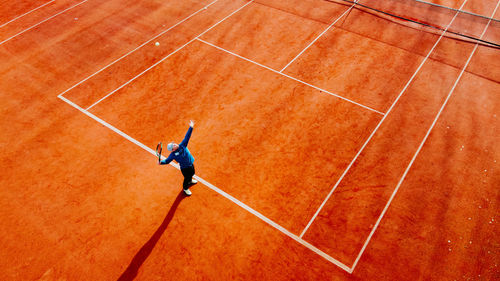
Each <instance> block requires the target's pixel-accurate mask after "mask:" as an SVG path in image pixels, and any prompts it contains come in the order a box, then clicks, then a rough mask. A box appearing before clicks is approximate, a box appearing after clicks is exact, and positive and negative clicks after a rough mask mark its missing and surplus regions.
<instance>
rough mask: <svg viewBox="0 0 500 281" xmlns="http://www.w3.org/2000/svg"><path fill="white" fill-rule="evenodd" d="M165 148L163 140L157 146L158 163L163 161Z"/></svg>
mask: <svg viewBox="0 0 500 281" xmlns="http://www.w3.org/2000/svg"><path fill="white" fill-rule="evenodd" d="M162 150H163V145H162V144H161V142H159V143H158V145H157V146H156V156H158V163H159V162H161V151H162Z"/></svg>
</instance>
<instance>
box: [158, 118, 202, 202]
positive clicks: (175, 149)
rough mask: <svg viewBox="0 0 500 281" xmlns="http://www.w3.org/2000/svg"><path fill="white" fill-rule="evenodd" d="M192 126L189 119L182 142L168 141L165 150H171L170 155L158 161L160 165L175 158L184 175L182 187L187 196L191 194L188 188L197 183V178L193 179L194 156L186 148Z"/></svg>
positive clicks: (192, 123)
mask: <svg viewBox="0 0 500 281" xmlns="http://www.w3.org/2000/svg"><path fill="white" fill-rule="evenodd" d="M193 127H194V121H193V120H191V121H189V129H188V131H187V133H186V136H185V137H184V139H183V140H182V142H181V143H179V144H176V143H175V142H171V143H169V144H168V145H167V150H168V151H171V152H170V155H169V156H168V157H167V158H166V159H164V160H162V161H160V162H159V163H158V164H160V165H165V164H168V163H170V162H172V160H175V161H176V162H177V163H179V166H181V172H182V175H183V176H184V182H183V183H182V189H183V190H184V193H185V194H186V195H187V196H190V195H191V194H192V193H191V191H190V190H189V188H190V187H191V186H193V185H195V184H196V183H198V181H197V180H194V179H193V176H194V157H193V155H191V152H189V149H188V148H187V146H188V142H189V139H190V138H191V133H192V132H193Z"/></svg>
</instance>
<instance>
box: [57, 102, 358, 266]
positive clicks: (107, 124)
mask: <svg viewBox="0 0 500 281" xmlns="http://www.w3.org/2000/svg"><path fill="white" fill-rule="evenodd" d="M59 98H60V99H62V100H63V101H65V102H66V103H67V104H69V105H71V106H72V107H74V108H76V109H78V110H79V111H81V112H82V113H84V114H85V115H87V116H88V117H90V118H92V119H94V120H95V121H97V122H99V123H100V124H101V125H103V126H105V127H107V128H108V129H110V130H112V131H113V132H115V133H117V134H118V135H120V136H122V137H124V138H125V139H127V140H128V141H130V142H132V143H133V144H135V145H137V146H139V147H140V148H142V149H144V150H146V151H147V152H149V153H151V154H152V155H154V156H155V157H157V156H156V151H155V150H153V149H151V148H149V147H148V146H146V145H144V144H143V143H141V142H139V141H137V140H136V139H134V138H132V137H131V136H129V135H127V134H125V133H124V132H122V131H120V130H119V129H117V128H116V127H114V126H113V125H111V124H109V123H107V122H106V121H104V120H102V119H101V118H99V117H97V116H95V115H94V114H92V113H90V112H88V111H87V110H85V109H83V108H81V107H80V106H78V105H77V104H75V103H73V102H72V101H70V100H68V99H67V98H65V97H63V96H59ZM161 158H162V159H165V156H163V155H162V156H161ZM170 165H172V166H173V167H175V168H176V169H179V165H178V164H174V163H170ZM194 177H195V178H196V179H197V180H198V181H200V182H201V183H203V184H204V185H205V186H207V187H208V188H210V189H212V190H213V191H215V192H217V193H218V194H220V195H222V196H224V197H225V198H226V199H228V200H230V201H231V202H233V203H235V204H236V205H238V206H240V207H241V208H243V209H245V210H246V211H248V212H249V213H251V214H253V215H255V216H256V217H258V218H259V219H261V220H262V221H264V222H265V223H267V224H268V225H270V226H271V227H273V228H275V229H277V230H279V231H280V232H281V233H283V234H285V235H286V236H288V237H290V238H292V239H293V240H295V241H297V242H299V243H300V244H302V245H303V246H305V247H306V248H308V249H309V250H311V251H313V252H314V253H316V254H318V255H320V256H321V257H323V258H324V259H326V260H327V261H329V262H331V263H333V264H335V265H336V266H338V267H340V268H342V269H343V270H345V271H347V272H349V273H351V272H352V270H351V269H350V268H349V267H348V266H346V265H345V264H343V263H341V262H340V261H338V260H336V259H334V258H332V257H331V256H329V255H327V254H326V253H324V252H323V251H321V250H319V249H318V248H316V247H314V246H313V245H311V244H309V243H308V242H306V241H304V240H303V239H301V238H299V237H298V236H297V235H295V234H293V233H291V232H290V231H288V230H287V229H285V228H284V227H282V226H281V225H279V224H277V223H276V222H274V221H273V220H271V219H269V218H267V217H266V216H264V215H262V214H261V213H259V212H257V211H256V210H254V209H252V208H251V207H249V206H248V205H246V204H244V203H243V202H241V201H239V200H238V199H236V198H234V197H233V196H231V195H229V194H228V193H226V192H224V191H223V190H221V189H219V188H218V187H216V186H214V185H213V184H211V183H209V182H207V181H206V180H204V179H202V178H200V177H199V176H194Z"/></svg>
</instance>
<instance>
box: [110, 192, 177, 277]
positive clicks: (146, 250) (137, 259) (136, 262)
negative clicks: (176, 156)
mask: <svg viewBox="0 0 500 281" xmlns="http://www.w3.org/2000/svg"><path fill="white" fill-rule="evenodd" d="M185 197H186V196H185V195H184V192H183V191H182V190H181V192H179V194H178V195H177V197H176V198H175V201H174V203H173V204H172V207H170V210H169V211H168V214H167V216H166V217H165V219H163V222H162V223H161V225H160V227H158V229H157V230H156V231H155V233H154V234H153V236H151V238H149V240H148V242H146V244H144V245H143V246H142V248H141V249H140V250H139V251H138V252H137V254H135V256H134V258H133V259H132V261H131V262H130V264H129V265H128V267H127V269H125V271H124V272H123V273H122V275H121V276H120V278H118V281H125V280H127V281H130V280H134V278H135V277H136V276H137V272H138V271H139V268H140V267H141V266H142V264H143V263H144V261H146V259H147V258H148V257H149V255H150V254H151V252H152V251H153V249H154V247H155V246H156V243H158V240H160V237H161V236H162V235H163V233H164V232H165V230H166V229H167V226H168V224H169V223H170V221H171V220H172V218H173V217H174V214H175V210H176V209H177V207H178V206H179V204H180V203H181V201H182V199H184V198H185Z"/></svg>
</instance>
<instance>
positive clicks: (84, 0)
mask: <svg viewBox="0 0 500 281" xmlns="http://www.w3.org/2000/svg"><path fill="white" fill-rule="evenodd" d="M87 1H89V0H83V1H82V2H80V3H78V4H76V5H73V6H71V7H69V8H66V9H65V10H64V11H61V12H59V13H57V14H55V15H53V16H50V17H48V18H46V19H44V20H43V21H41V22H39V23H37V24H35V25H33V26H31V27H28V28H27V29H25V30H23V31H21V32H19V33H17V34H16V35H13V36H11V37H9V38H7V39H5V40H3V41H2V42H0V45H2V44H3V43H5V42H7V41H9V40H11V39H13V38H15V37H17V36H19V35H21V34H23V33H25V32H26V31H29V30H31V29H33V28H35V27H37V26H39V25H40V24H42V23H44V22H46V21H48V20H50V19H52V18H54V17H56V16H58V15H60V14H62V13H64V12H66V11H68V10H71V9H73V8H74V7H76V6H79V5H81V4H83V3H85V2H87Z"/></svg>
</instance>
